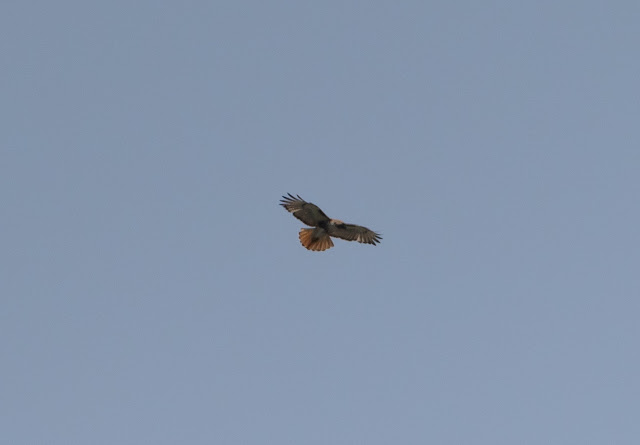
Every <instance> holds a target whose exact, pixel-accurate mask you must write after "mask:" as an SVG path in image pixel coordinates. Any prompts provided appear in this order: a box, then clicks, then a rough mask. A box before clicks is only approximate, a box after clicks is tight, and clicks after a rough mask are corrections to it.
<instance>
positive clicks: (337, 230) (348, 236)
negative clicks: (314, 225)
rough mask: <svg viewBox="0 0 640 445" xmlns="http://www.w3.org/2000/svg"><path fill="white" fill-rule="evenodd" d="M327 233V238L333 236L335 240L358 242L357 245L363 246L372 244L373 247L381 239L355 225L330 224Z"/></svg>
mask: <svg viewBox="0 0 640 445" xmlns="http://www.w3.org/2000/svg"><path fill="white" fill-rule="evenodd" d="M327 233H328V234H329V236H334V237H336V238H342V239H344V240H347V241H358V242H359V243H365V244H373V245H374V246H375V245H376V244H377V243H379V242H380V240H381V239H382V237H381V236H380V234H378V233H376V232H374V231H373V230H370V229H367V228H366V227H362V226H358V225H356V224H345V223H338V224H335V225H334V224H330V225H329V226H327Z"/></svg>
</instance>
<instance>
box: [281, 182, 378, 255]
mask: <svg viewBox="0 0 640 445" xmlns="http://www.w3.org/2000/svg"><path fill="white" fill-rule="evenodd" d="M288 195H289V196H283V197H282V199H281V200H280V205H281V206H282V207H284V208H285V209H287V211H288V212H291V213H293V216H295V217H296V218H298V219H299V220H300V221H302V222H303V223H305V224H306V225H308V226H312V227H313V229H300V235H299V238H300V243H301V244H302V245H303V246H304V247H306V248H307V249H309V250H313V251H316V252H321V251H323V250H327V249H330V248H332V247H333V241H331V237H332V236H333V237H334V238H342V239H344V240H347V241H358V242H359V243H366V244H373V245H374V246H375V245H376V244H377V243H379V242H380V240H381V239H382V237H381V236H380V234H378V233H376V232H374V231H372V230H369V229H367V228H366V227H362V226H357V225H355V224H345V223H343V222H342V221H340V220H338V219H331V218H329V217H328V216H327V215H325V214H324V212H323V211H322V210H320V207H318V206H317V205H315V204H311V203H310V202H306V201H305V200H304V199H302V198H301V197H300V195H298V196H293V195H292V194H291V193H288Z"/></svg>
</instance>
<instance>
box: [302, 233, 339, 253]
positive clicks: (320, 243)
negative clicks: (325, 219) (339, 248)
mask: <svg viewBox="0 0 640 445" xmlns="http://www.w3.org/2000/svg"><path fill="white" fill-rule="evenodd" d="M314 232H315V233H314ZM318 232H320V233H318ZM299 238H300V243H301V244H302V245H303V246H304V247H306V248H307V249H309V250H313V251H316V252H322V251H323V250H327V249H330V248H332V247H333V241H331V237H330V236H329V235H327V232H325V231H324V230H318V229H301V230H300V235H299Z"/></svg>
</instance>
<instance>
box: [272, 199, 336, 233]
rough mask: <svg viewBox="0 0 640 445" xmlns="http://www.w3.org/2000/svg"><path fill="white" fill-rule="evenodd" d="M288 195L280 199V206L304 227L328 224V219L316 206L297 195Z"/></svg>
mask: <svg viewBox="0 0 640 445" xmlns="http://www.w3.org/2000/svg"><path fill="white" fill-rule="evenodd" d="M288 195H289V196H288V197H287V196H283V197H282V199H281V200H280V205H281V206H282V207H284V208H285V209H287V211H289V212H291V213H292V214H293V216H295V217H296V218H298V219H299V220H300V221H302V222H303V223H305V224H306V225H308V226H313V227H317V226H318V225H319V224H320V223H325V222H329V217H328V216H327V215H325V214H324V212H323V211H322V210H320V207H318V206H317V205H315V204H311V203H310V202H307V201H305V200H304V199H302V198H301V197H300V196H299V195H298V196H293V195H292V194H291V193H289V194H288Z"/></svg>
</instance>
